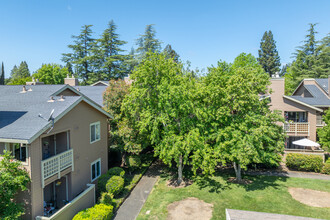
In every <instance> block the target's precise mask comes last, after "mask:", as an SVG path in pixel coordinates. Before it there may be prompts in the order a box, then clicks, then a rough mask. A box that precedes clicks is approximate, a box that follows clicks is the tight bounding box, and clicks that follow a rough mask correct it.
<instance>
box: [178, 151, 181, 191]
mask: <svg viewBox="0 0 330 220" xmlns="http://www.w3.org/2000/svg"><path fill="white" fill-rule="evenodd" d="M181 183H182V156H181V155H180V158H179V165H178V185H180V184H181Z"/></svg>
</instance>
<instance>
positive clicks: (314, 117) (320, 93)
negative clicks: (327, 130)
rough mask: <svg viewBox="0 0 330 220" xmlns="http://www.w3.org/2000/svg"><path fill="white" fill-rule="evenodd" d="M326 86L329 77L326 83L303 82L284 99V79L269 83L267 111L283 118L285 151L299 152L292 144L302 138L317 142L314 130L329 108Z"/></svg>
mask: <svg viewBox="0 0 330 220" xmlns="http://www.w3.org/2000/svg"><path fill="white" fill-rule="evenodd" d="M329 85H330V76H329V78H327V79H304V80H303V81H302V82H301V83H300V84H299V86H298V87H297V88H296V89H295V91H294V92H293V93H292V95H291V96H286V95H285V94H284V86H285V82H284V78H272V79H271V85H270V88H271V89H272V91H273V92H272V94H271V96H270V99H271V103H270V105H271V106H270V108H271V109H272V110H280V111H282V114H283V117H284V118H285V123H284V125H283V126H284V130H285V131H286V133H287V135H288V138H287V140H286V143H285V148H286V150H289V149H302V147H300V146H297V145H294V144H292V142H293V141H296V140H299V139H302V138H308V139H310V140H312V141H315V142H317V141H318V137H317V129H318V128H322V127H323V126H324V125H325V124H324V121H323V120H322V115H323V114H324V111H325V110H327V109H328V108H329V107H330V95H329Z"/></svg>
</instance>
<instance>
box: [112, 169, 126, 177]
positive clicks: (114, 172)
mask: <svg viewBox="0 0 330 220" xmlns="http://www.w3.org/2000/svg"><path fill="white" fill-rule="evenodd" d="M108 174H109V175H110V176H121V177H124V175H125V171H124V170H123V169H122V168H120V167H113V168H111V169H109V170H108Z"/></svg>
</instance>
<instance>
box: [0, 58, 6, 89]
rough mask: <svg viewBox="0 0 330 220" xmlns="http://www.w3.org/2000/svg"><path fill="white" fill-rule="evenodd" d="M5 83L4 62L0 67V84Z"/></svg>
mask: <svg viewBox="0 0 330 220" xmlns="http://www.w3.org/2000/svg"><path fill="white" fill-rule="evenodd" d="M4 84H5V67H4V66H3V62H2V64H1V68H0V85H4Z"/></svg>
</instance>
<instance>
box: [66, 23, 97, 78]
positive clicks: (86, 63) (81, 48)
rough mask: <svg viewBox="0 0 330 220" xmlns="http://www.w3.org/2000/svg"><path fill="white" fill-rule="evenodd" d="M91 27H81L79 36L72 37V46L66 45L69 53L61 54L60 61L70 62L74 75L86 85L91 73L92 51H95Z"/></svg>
mask: <svg viewBox="0 0 330 220" xmlns="http://www.w3.org/2000/svg"><path fill="white" fill-rule="evenodd" d="M92 26H93V25H83V26H82V27H81V30H80V34H79V35H73V36H72V38H73V39H74V44H70V45H68V47H69V48H70V49H71V50H72V52H71V53H63V54H62V55H63V57H62V61H64V62H65V63H67V62H70V63H71V64H73V65H74V66H75V70H76V74H77V75H78V77H79V78H81V79H82V80H83V83H84V84H86V83H88V82H89V78H90V75H91V73H92V72H93V59H94V57H93V50H94V49H95V39H94V38H92V33H93V31H92V29H91V28H92Z"/></svg>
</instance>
